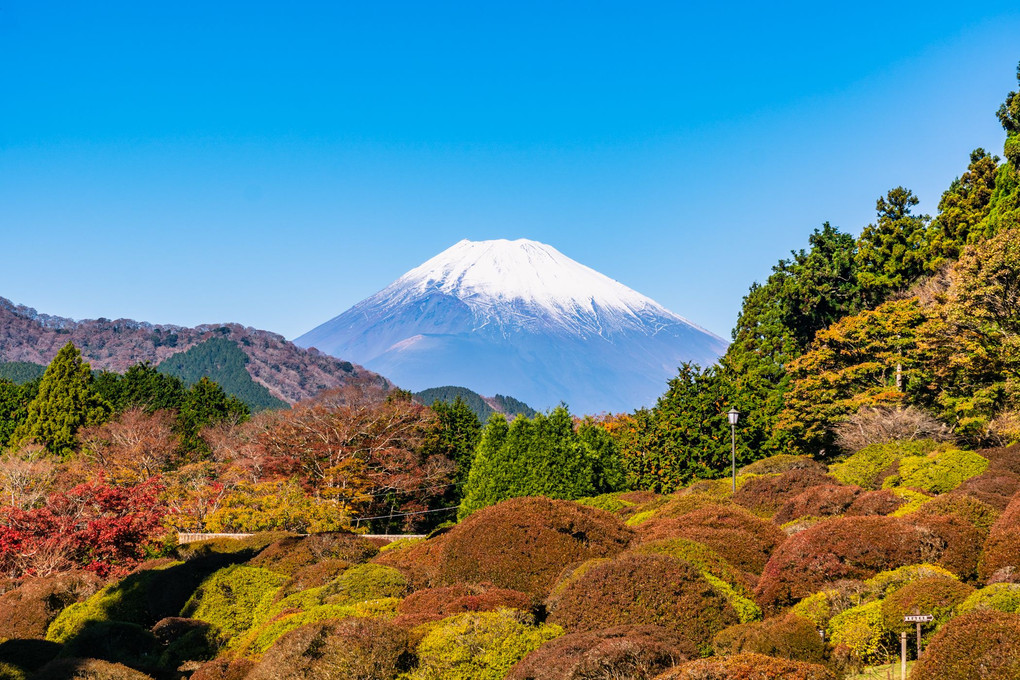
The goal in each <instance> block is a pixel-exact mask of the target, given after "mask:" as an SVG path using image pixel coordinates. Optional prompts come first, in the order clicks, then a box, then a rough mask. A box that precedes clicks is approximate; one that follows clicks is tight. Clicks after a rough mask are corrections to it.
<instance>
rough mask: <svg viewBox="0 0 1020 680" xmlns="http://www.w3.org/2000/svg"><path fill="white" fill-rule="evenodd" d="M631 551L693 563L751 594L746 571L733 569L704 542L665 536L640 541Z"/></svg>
mask: <svg viewBox="0 0 1020 680" xmlns="http://www.w3.org/2000/svg"><path fill="white" fill-rule="evenodd" d="M632 552H635V553H638V554H642V555H665V556H667V557H672V558H673V559H678V560H684V561H685V562H690V563H691V564H692V565H694V566H695V567H696V568H697V569H698V571H700V572H701V573H702V574H706V573H707V574H711V575H712V576H714V577H715V578H717V579H720V580H722V581H725V582H726V583H728V584H729V585H730V586H732V587H733V588H734V589H735V590H736V591H737V592H738V593H740V594H741V595H743V596H744V597H752V596H753V593H752V591H753V585H752V583H751V579H750V578H749V577H748V576H747V574H746V573H744V572H742V571H740V570H739V569H734V568H733V566H732V565H731V564H730V563H729V562H727V561H726V560H725V559H723V557H722V556H721V555H720V554H719V553H717V552H716V551H715V550H712V548H709V547H708V546H707V545H705V544H704V543H698V542H697V541H692V540H690V539H687V538H667V539H664V540H661V541H650V542H648V543H641V544H640V545H638V546H636V547H634V548H633V549H632Z"/></svg>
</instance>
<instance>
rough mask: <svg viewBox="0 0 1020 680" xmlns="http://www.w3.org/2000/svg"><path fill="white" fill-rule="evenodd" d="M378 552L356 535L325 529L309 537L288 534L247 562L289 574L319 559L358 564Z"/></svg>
mask: <svg viewBox="0 0 1020 680" xmlns="http://www.w3.org/2000/svg"><path fill="white" fill-rule="evenodd" d="M378 553H379V548H377V547H376V546H374V545H372V544H371V543H370V542H369V541H367V540H366V539H364V538H361V537H360V536H357V535H355V534H348V533H343V532H329V533H322V534H312V535H311V536H288V537H287V538H284V539H281V540H279V541H277V542H275V543H273V544H272V545H270V546H268V547H267V548H266V549H265V550H263V551H262V552H260V553H259V554H258V555H256V556H255V557H253V558H252V559H250V560H248V564H249V565H250V566H253V567H262V568H263V569H269V570H270V571H275V572H277V573H280V574H287V575H288V576H289V575H291V574H293V573H295V572H296V571H297V570H299V569H301V568H303V567H307V566H309V565H312V564H316V563H318V562H322V561H323V560H342V561H344V562H347V563H349V564H359V563H361V562H366V561H368V560H370V559H371V558H373V557H375V556H376V555H377V554H378Z"/></svg>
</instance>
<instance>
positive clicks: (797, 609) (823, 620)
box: [790, 590, 833, 628]
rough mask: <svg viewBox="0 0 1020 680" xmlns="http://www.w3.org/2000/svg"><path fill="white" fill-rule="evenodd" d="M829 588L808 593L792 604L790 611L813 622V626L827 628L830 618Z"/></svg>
mask: <svg viewBox="0 0 1020 680" xmlns="http://www.w3.org/2000/svg"><path fill="white" fill-rule="evenodd" d="M831 593H833V591H831V590H827V591H822V592H820V593H815V594H813V595H808V596H807V597H805V598H804V599H803V600H801V601H800V602H798V603H797V604H795V605H793V607H791V608H790V612H791V613H793V614H795V615H796V616H799V617H801V618H804V619H807V620H809V621H811V622H812V623H813V624H815V628H827V627H828V625H829V620H830V619H831V618H832V615H833V614H832V601H831V597H830V594H831Z"/></svg>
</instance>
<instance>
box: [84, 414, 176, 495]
mask: <svg viewBox="0 0 1020 680" xmlns="http://www.w3.org/2000/svg"><path fill="white" fill-rule="evenodd" d="M173 425H174V415H173V413H171V412H169V411H156V412H155V413H146V412H145V411H144V410H142V409H140V408H131V409H128V410H127V411H124V412H123V413H122V414H120V416H119V417H118V418H117V419H116V420H111V421H110V422H108V423H104V424H103V425H100V426H98V427H91V428H88V429H87V430H84V431H83V432H82V433H81V440H82V453H83V454H84V455H85V456H86V457H87V458H88V459H90V460H91V461H92V462H93V463H94V464H95V465H97V466H99V467H100V468H102V469H103V470H105V472H106V475H107V478H108V479H109V480H110V481H112V482H116V483H125V482H131V483H133V482H139V481H142V480H145V479H148V478H150V477H155V476H157V475H159V474H160V473H162V472H164V471H165V470H166V469H167V468H168V467H169V466H170V464H171V463H172V461H173V459H174V455H175V452H176V450H177V442H178V439H177V436H176V434H175V433H174V429H173Z"/></svg>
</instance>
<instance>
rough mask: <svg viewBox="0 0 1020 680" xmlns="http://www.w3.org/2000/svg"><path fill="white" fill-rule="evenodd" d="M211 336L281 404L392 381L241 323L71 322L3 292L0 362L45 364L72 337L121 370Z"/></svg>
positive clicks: (95, 363) (97, 361)
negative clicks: (231, 348)
mask: <svg viewBox="0 0 1020 680" xmlns="http://www.w3.org/2000/svg"><path fill="white" fill-rule="evenodd" d="M214 338H219V339H224V340H229V341H231V342H233V343H235V344H236V345H237V347H238V348H239V349H240V351H241V352H243V354H244V355H245V356H246V357H247V363H246V364H245V365H244V370H246V371H247V372H248V374H249V375H250V376H251V378H252V379H253V380H254V381H255V382H256V383H258V384H259V385H262V386H264V387H265V388H266V389H267V390H268V392H269V394H270V395H271V396H272V398H275V399H279V400H281V401H283V402H286V403H294V402H297V401H300V400H302V399H307V398H310V397H313V396H315V395H316V394H318V393H319V392H321V391H322V390H324V389H330V388H335V387H342V386H344V385H348V384H352V383H353V384H358V383H363V384H376V385H384V386H390V385H391V383H390V382H389V381H388V380H387V379H386V378H384V377H382V376H380V375H378V374H376V373H374V372H372V371H369V370H366V369H365V368H362V367H361V366H358V365H356V364H353V363H351V362H350V361H344V360H342V359H339V358H336V357H332V356H328V355H325V354H322V353H320V352H317V351H314V350H306V349H302V348H300V347H298V346H296V345H294V344H293V343H291V342H288V341H287V340H286V339H285V338H284V337H283V336H281V335H278V334H276V333H271V332H269V331H264V330H257V329H255V328H248V327H244V326H241V325H240V324H234V323H228V324H220V325H217V324H206V325H202V326H196V327H194V328H188V327H185V326H175V325H157V324H151V323H146V322H142V321H135V320H132V319H117V320H112V321H111V320H110V319H87V320H83V321H76V320H74V319H67V318H64V317H59V316H52V315H49V314H40V313H39V312H37V311H36V310H35V309H32V308H31V307H26V306H23V305H16V304H14V303H13V302H11V301H10V300H7V299H5V298H2V297H0V362H30V363H35V364H43V365H45V364H48V363H49V362H50V360H52V359H53V357H54V356H55V355H56V353H57V351H58V350H59V349H60V348H61V347H63V346H64V345H66V344H67V343H68V342H69V341H70V342H73V343H74V344H75V346H77V347H78V349H79V350H81V353H82V356H83V357H84V358H85V359H86V360H87V361H88V362H89V363H90V364H91V365H92V368H93V369H102V370H108V371H116V372H119V373H122V372H124V371H125V370H127V368H128V367H129V366H131V365H133V364H136V363H139V362H142V361H148V362H150V363H152V364H154V365H159V364H161V363H163V362H164V361H165V360H166V359H168V358H170V357H171V356H173V355H175V354H179V353H181V352H185V351H186V350H189V349H191V348H193V347H196V346H198V345H201V344H202V343H204V342H206V341H208V340H211V339H214Z"/></svg>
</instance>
